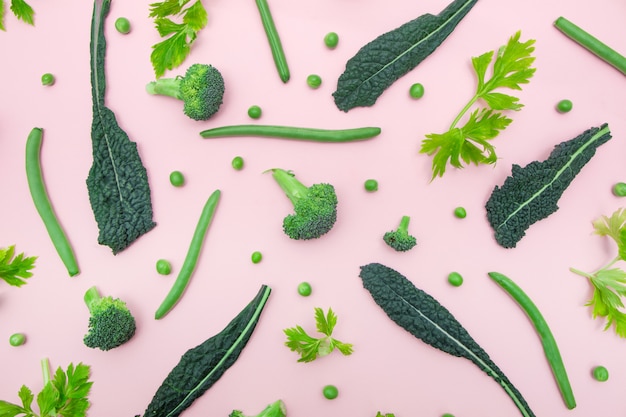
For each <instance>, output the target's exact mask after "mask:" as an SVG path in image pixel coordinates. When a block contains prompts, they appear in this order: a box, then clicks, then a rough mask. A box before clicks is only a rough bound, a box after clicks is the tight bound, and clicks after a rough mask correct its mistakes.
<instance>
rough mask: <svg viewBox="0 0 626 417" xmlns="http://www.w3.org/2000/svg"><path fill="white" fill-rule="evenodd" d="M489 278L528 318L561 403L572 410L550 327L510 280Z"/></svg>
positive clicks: (571, 398)
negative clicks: (554, 381)
mask: <svg viewBox="0 0 626 417" xmlns="http://www.w3.org/2000/svg"><path fill="white" fill-rule="evenodd" d="M489 277H491V279H493V280H494V281H495V282H496V283H497V284H498V285H499V286H500V287H502V288H503V289H504V290H505V291H506V292H508V293H509V295H510V296H511V297H512V298H513V299H514V300H515V301H517V303H518V304H519V306H520V307H521V308H522V309H523V310H524V312H525V313H526V315H527V316H528V317H529V318H530V321H531V322H532V324H533V325H534V327H535V330H536V331H537V333H538V334H539V337H540V339H541V343H542V345H543V351H544V353H545V355H546V358H547V359H548V363H549V365H550V368H551V369H552V374H553V375H554V378H555V380H556V383H557V385H558V387H559V390H560V391H561V395H562V397H563V401H564V402H565V405H566V406H567V408H568V409H570V410H571V409H573V408H574V407H576V400H575V399H574V393H573V392H572V387H571V385H570V382H569V378H568V377H567V371H566V370H565V365H563V360H562V359H561V353H560V352H559V348H558V346H557V344H556V341H555V340H554V336H553V335H552V331H551V330H550V327H548V323H547V322H546V321H545V319H544V318H543V315H542V314H541V312H540V311H539V309H538V308H537V306H536V305H535V303H533V301H532V300H531V299H530V298H529V297H528V295H527V294H526V293H525V292H524V291H523V290H522V289H521V288H520V287H519V286H518V285H517V284H515V283H514V282H513V281H512V280H511V279H510V278H508V277H506V276H504V275H502V274H500V273H498V272H489Z"/></svg>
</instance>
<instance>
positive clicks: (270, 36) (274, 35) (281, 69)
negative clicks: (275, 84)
mask: <svg viewBox="0 0 626 417" xmlns="http://www.w3.org/2000/svg"><path fill="white" fill-rule="evenodd" d="M256 5H257V8H258V9H259V14H260V15H261V23H262V24H263V29H264V30H265V35H266V36H267V41H268V42H269V45H270V50H271V52H272V58H274V64H275V65H276V70H277V71H278V76H279V77H280V79H281V81H282V82H284V83H286V82H287V81H289V77H290V73H289V66H288V65H287V58H286V57H285V51H284V50H283V44H282V42H281V41H280V36H278V31H277V30H276V24H275V23H274V18H273V17H272V13H271V11H270V6H269V5H268V4H267V0H256Z"/></svg>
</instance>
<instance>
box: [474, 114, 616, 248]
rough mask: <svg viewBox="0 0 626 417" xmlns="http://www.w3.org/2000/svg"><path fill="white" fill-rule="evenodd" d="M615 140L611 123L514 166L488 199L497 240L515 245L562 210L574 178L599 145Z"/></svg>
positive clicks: (488, 212) (491, 221) (488, 207)
mask: <svg viewBox="0 0 626 417" xmlns="http://www.w3.org/2000/svg"><path fill="white" fill-rule="evenodd" d="M609 139H611V132H610V130H609V127H608V125H607V124H603V125H602V126H601V127H599V128H598V127H594V128H591V129H588V130H586V131H585V132H583V133H581V134H580V135H578V136H577V137H575V138H574V139H570V140H568V141H565V142H562V143H560V144H558V145H556V146H555V147H554V149H553V150H552V152H551V153H550V156H549V157H548V159H546V160H545V161H541V162H539V161H534V162H531V163H530V164H528V165H526V166H525V167H524V168H521V167H520V166H519V165H515V164H514V165H513V168H512V170H511V175H510V176H509V177H508V178H507V179H506V180H505V181H504V184H503V185H502V187H498V186H496V187H495V188H494V190H493V191H492V193H491V196H490V197H489V200H488V201H487V203H486V205H485V208H486V209H487V219H488V220H489V223H490V224H491V227H492V228H493V230H494V231H495V238H496V241H497V242H498V243H499V244H500V245H501V246H502V247H505V248H514V247H515V245H517V242H519V241H520V240H521V239H522V237H524V235H525V234H526V229H528V228H529V227H530V226H531V225H532V224H533V223H535V222H537V221H539V220H542V219H544V218H546V217H548V216H549V215H550V214H552V213H554V212H555V211H557V210H558V208H559V207H558V205H557V203H558V201H559V199H560V198H561V195H563V193H564V192H565V190H566V189H567V187H568V186H569V185H570V183H571V182H572V180H573V179H574V178H575V177H576V175H577V174H578V173H579V172H580V170H581V169H582V168H583V166H585V164H586V163H587V162H589V160H590V159H591V158H592V157H593V156H594V155H595V153H596V148H597V147H598V146H600V145H602V144H603V143H605V142H607V141H608V140H609Z"/></svg>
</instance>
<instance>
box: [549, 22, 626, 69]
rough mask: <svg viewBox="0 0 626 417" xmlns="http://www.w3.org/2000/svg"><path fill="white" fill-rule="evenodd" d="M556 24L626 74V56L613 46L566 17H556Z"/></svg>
mask: <svg viewBox="0 0 626 417" xmlns="http://www.w3.org/2000/svg"><path fill="white" fill-rule="evenodd" d="M554 26H556V28H557V29H559V30H560V31H561V32H563V33H564V34H565V35H566V36H567V37H569V38H570V39H572V40H573V41H575V42H576V43H578V44H579V45H581V46H582V47H584V48H586V49H587V50H589V51H590V52H591V53H593V54H594V55H596V56H597V57H598V58H600V59H602V60H604V61H605V62H607V63H608V64H610V65H612V66H613V67H615V68H617V69H618V70H619V71H621V72H622V73H623V74H625V75H626V57H625V56H624V55H622V54H620V53H619V52H617V51H615V50H614V49H613V48H611V47H609V46H608V45H606V44H605V43H603V42H602V41H600V40H599V39H597V38H596V37H594V36H593V35H591V34H590V33H588V32H586V31H585V30H584V29H582V28H580V27H578V26H577V25H575V24H574V23H572V22H570V21H569V20H567V19H566V18H564V17H559V18H558V19H556V21H555V22H554Z"/></svg>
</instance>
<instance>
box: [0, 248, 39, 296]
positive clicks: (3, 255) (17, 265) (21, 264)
mask: <svg viewBox="0 0 626 417" xmlns="http://www.w3.org/2000/svg"><path fill="white" fill-rule="evenodd" d="M14 255H15V245H13V246H9V247H8V248H4V249H0V279H3V280H4V281H5V282H6V283H7V284H9V285H13V286H15V287H21V286H22V285H24V284H26V281H25V280H26V279H27V278H30V277H32V276H33V273H32V272H30V270H31V269H33V268H34V267H35V261H36V260H37V257H36V256H30V257H24V254H23V253H20V254H19V255H17V256H14Z"/></svg>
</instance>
